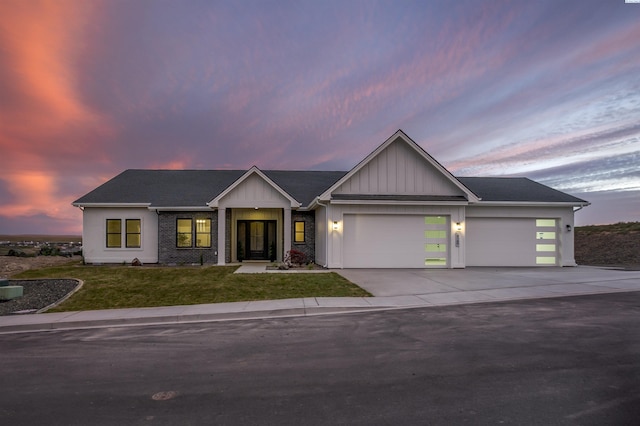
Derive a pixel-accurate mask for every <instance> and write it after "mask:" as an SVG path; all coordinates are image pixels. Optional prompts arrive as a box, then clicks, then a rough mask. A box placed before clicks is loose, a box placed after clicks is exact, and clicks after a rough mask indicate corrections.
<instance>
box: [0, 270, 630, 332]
mask: <svg viewBox="0 0 640 426" xmlns="http://www.w3.org/2000/svg"><path fill="white" fill-rule="evenodd" d="M244 266H245V265H243V267H244ZM254 266H255V268H256V270H257V269H260V272H267V271H266V264H265V265H261V266H258V265H251V264H247V265H246V267H247V268H248V269H245V271H249V270H251V269H252V268H253V267H254ZM239 269H242V268H239ZM270 272H271V271H270ZM273 272H289V273H296V271H295V270H292V271H273ZM306 272H311V271H306ZM317 272H326V271H317ZM329 272H337V273H339V274H340V275H342V276H344V277H345V278H347V279H348V280H350V281H352V282H354V283H355V284H357V285H359V286H360V287H362V288H364V289H366V290H368V291H369V292H370V293H372V294H373V295H374V296H375V297H306V298H297V299H284V300H263V301H252V302H234V303H213V304H205V305H188V306H165V307H159V308H139V309H109V310H101V311H84V312H59V313H51V314H32V315H9V316H2V317H0V334H1V333H16V332H18V333H19V332H28V331H43V330H52V329H72V328H90V327H114V326H129V325H151V324H161V323H162V324H167V323H185V322H203V321H226V320H234V319H250V318H265V317H285V316H305V315H321V314H328V313H335V312H359V311H365V310H373V309H402V308H413V307H428V306H446V305H456V304H466V303H482V302H500V301H509V300H520V299H538V298H548V297H563V296H580V295H588V294H602V293H615V292H626V291H640V271H618V270H608V269H600V268H589V267H578V268H467V269H455V270H454V269H449V270H425V269H405V270H380V269H345V270H332V271H329Z"/></svg>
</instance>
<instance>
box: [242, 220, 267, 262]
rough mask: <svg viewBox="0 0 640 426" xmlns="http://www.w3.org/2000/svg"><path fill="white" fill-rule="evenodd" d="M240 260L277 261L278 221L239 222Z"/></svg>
mask: <svg viewBox="0 0 640 426" xmlns="http://www.w3.org/2000/svg"><path fill="white" fill-rule="evenodd" d="M237 235H238V247H237V257H238V260H245V259H246V260H275V258H276V221H275V220H239V221H238V234H237Z"/></svg>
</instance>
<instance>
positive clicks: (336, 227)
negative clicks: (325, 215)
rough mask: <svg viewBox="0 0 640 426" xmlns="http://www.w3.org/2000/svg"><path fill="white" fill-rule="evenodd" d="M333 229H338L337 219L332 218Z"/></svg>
mask: <svg viewBox="0 0 640 426" xmlns="http://www.w3.org/2000/svg"><path fill="white" fill-rule="evenodd" d="M333 230H334V231H337V230H338V221H337V220H334V221H333Z"/></svg>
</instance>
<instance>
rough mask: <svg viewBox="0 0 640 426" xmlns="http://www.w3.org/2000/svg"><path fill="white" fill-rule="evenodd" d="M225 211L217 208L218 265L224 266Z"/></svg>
mask: <svg viewBox="0 0 640 426" xmlns="http://www.w3.org/2000/svg"><path fill="white" fill-rule="evenodd" d="M226 211H227V209H225V208H218V265H224V264H225V257H226V256H225V254H226V244H225V242H226V240H227V236H226V230H227V227H226V223H227V221H226V217H227V215H226Z"/></svg>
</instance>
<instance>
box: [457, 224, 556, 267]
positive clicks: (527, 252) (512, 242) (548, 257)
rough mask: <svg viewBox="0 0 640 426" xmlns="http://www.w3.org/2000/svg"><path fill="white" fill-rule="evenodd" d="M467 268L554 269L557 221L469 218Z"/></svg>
mask: <svg viewBox="0 0 640 426" xmlns="http://www.w3.org/2000/svg"><path fill="white" fill-rule="evenodd" d="M466 228H467V229H466V239H465V240H466V243H465V244H466V264H467V266H555V265H557V263H558V255H557V250H558V243H557V235H558V233H557V230H556V228H557V220H556V219H534V218H517V219H516V218H476V217H468V218H467V226H466Z"/></svg>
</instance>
